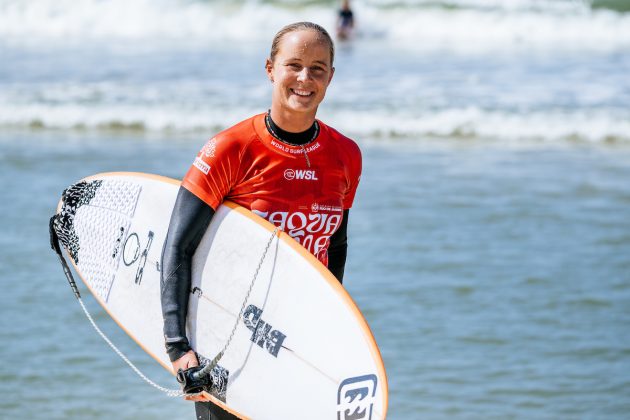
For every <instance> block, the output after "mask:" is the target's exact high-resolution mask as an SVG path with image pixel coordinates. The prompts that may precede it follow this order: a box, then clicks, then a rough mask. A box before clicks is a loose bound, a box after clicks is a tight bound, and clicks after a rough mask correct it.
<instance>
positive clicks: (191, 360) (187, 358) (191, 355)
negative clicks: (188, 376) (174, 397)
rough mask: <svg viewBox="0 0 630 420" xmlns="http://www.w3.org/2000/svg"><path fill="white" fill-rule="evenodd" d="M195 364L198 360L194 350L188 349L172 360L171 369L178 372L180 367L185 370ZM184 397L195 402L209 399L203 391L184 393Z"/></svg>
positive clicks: (197, 364)
mask: <svg viewBox="0 0 630 420" xmlns="http://www.w3.org/2000/svg"><path fill="white" fill-rule="evenodd" d="M195 366H199V360H197V355H196V354H195V352H194V351H192V350H189V351H188V353H186V354H184V355H183V356H182V357H180V358H179V359H177V360H175V361H174V362H173V371H174V372H178V371H179V370H180V369H182V370H186V369H190V368H192V367H195ZM184 399H185V400H188V401H196V402H205V401H210V399H209V398H206V397H205V396H204V395H203V393H199V394H186V395H184Z"/></svg>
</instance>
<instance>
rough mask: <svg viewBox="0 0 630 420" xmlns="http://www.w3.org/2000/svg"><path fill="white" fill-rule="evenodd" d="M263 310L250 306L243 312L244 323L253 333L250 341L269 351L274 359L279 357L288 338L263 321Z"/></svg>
mask: <svg viewBox="0 0 630 420" xmlns="http://www.w3.org/2000/svg"><path fill="white" fill-rule="evenodd" d="M262 313H263V310H262V309H260V308H259V307H257V306H255V305H249V306H248V307H247V309H245V312H243V323H244V324H245V326H246V327H247V328H248V329H249V330H251V331H252V336H251V337H250V340H251V341H252V342H254V343H256V344H258V346H259V347H260V348H263V349H267V351H268V352H269V354H271V355H272V356H273V357H278V352H279V351H280V349H281V348H282V343H283V342H284V339H285V338H286V337H287V336H286V335H285V334H283V333H281V332H280V331H278V330H274V329H273V327H272V326H271V325H270V324H269V323H267V322H265V321H263V320H262V319H261V316H262Z"/></svg>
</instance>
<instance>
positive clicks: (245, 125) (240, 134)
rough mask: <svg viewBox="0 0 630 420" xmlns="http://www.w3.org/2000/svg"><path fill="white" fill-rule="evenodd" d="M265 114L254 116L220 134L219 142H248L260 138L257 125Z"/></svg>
mask: <svg viewBox="0 0 630 420" xmlns="http://www.w3.org/2000/svg"><path fill="white" fill-rule="evenodd" d="M262 115H264V114H258V115H254V116H253V117H250V118H247V119H245V120H243V121H241V122H239V123H236V124H234V125H233V126H231V127H230V128H227V129H225V130H223V131H221V132H220V133H218V134H217V135H216V136H215V138H216V139H217V140H219V139H221V140H232V141H246V140H251V138H255V137H257V136H258V134H257V132H256V127H255V124H256V122H257V120H258V119H260V118H261V116H262Z"/></svg>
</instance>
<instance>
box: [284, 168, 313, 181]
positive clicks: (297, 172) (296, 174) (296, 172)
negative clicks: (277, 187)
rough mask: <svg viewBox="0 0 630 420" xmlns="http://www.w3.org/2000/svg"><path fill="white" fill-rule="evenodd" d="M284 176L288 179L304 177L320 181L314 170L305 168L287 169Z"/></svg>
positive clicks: (306, 179)
mask: <svg viewBox="0 0 630 420" xmlns="http://www.w3.org/2000/svg"><path fill="white" fill-rule="evenodd" d="M284 178H285V179H287V180H288V181H293V180H294V179H303V180H305V181H319V179H318V178H317V174H316V173H315V171H314V170H305V169H287V170H285V171H284Z"/></svg>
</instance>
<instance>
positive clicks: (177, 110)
mask: <svg viewBox="0 0 630 420" xmlns="http://www.w3.org/2000/svg"><path fill="white" fill-rule="evenodd" d="M261 110H262V109H261V108H254V107H222V108H215V107H209V106H206V107H203V106H198V105H189V106H182V105H181V104H180V105H175V106H167V105H161V106H159V105H158V106H147V105H132V104H124V105H117V106H113V105H105V104H94V105H89V106H86V105H81V104H76V103H68V104H52V105H45V104H41V103H40V104H21V105H8V104H0V129H7V128H17V129H33V128H36V129H37V128H41V129H62V130H86V131H102V130H105V131H112V130H114V131H119V130H123V131H124V130H134V131H140V132H146V133H158V134H159V133H182V134H184V133H199V136H200V137H205V136H209V135H212V134H213V133H215V132H217V131H219V130H222V129H224V128H226V127H228V126H230V125H232V124H234V123H236V122H238V121H240V120H242V119H244V118H247V117H248V116H251V115H253V114H255V113H258V112H261ZM320 117H321V118H322V120H323V121H325V122H327V123H329V124H330V125H332V126H334V127H335V128H337V129H339V130H341V131H342V132H344V133H346V134H348V135H350V136H353V137H356V138H357V139H358V140H359V141H361V140H363V139H368V138H371V139H384V140H385V141H389V140H391V139H410V140H414V141H415V140H417V139H422V138H427V137H454V138H460V139H464V140H465V139H479V140H500V141H522V140H537V141H538V140H540V141H574V140H575V141H584V142H593V143H602V142H619V143H630V114H628V113H627V112H626V113H625V114H623V113H620V112H611V111H609V110H591V111H586V110H576V111H566V110H557V111H533V112H524V113H509V112H505V111H486V110H482V109H479V108H475V107H469V108H464V109H445V110H435V111H413V110H409V111H406V112H404V111H401V110H396V111H392V112H386V111H383V110H381V111H379V112H373V111H361V110H348V109H346V110H338V109H334V108H333V107H323V108H322V110H321V112H320Z"/></svg>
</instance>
